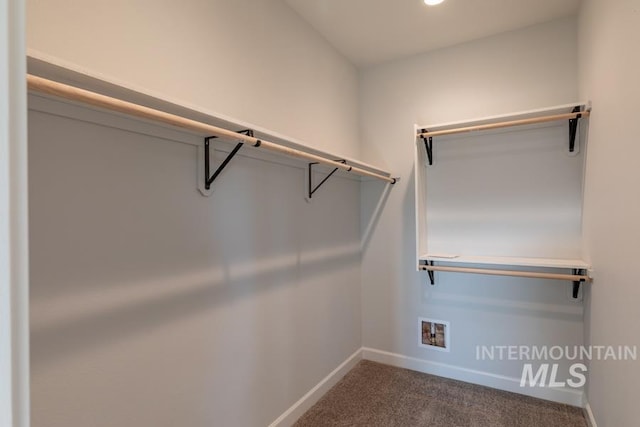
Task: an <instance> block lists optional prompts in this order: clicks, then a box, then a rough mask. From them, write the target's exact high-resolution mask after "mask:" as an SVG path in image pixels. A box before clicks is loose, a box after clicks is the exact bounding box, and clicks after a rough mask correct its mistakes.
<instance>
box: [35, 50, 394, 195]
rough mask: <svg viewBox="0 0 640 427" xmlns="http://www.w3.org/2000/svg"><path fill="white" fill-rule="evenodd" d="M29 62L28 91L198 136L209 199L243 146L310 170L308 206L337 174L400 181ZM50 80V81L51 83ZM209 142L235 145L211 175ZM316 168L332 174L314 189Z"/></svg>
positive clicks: (230, 122) (189, 109) (242, 126)
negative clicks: (294, 161)
mask: <svg viewBox="0 0 640 427" xmlns="http://www.w3.org/2000/svg"><path fill="white" fill-rule="evenodd" d="M28 60H29V69H30V74H28V75H27V85H28V89H29V91H30V92H34V93H38V94H39V95H40V96H50V97H54V98H56V99H60V100H66V101H68V102H71V103H79V104H82V105H84V106H86V107H88V108H94V109H98V110H101V111H110V112H113V113H116V114H120V115H124V116H126V117H132V118H137V119H140V120H142V121H147V122H152V123H155V124H157V125H161V126H165V127H168V128H172V129H174V130H180V131H186V132H188V133H190V134H195V135H199V136H201V137H202V138H203V140H204V141H203V142H202V143H200V144H199V146H201V147H202V148H203V154H202V155H201V153H200V152H199V153H198V156H199V157H202V159H201V160H202V161H200V159H199V166H200V164H202V163H203V164H204V165H203V166H202V168H203V169H204V170H203V171H202V173H200V171H199V172H198V175H199V176H201V177H203V178H204V180H203V182H202V183H200V184H199V189H200V191H201V192H202V193H203V194H204V195H210V194H211V193H210V191H211V189H210V186H211V184H212V183H213V181H214V180H215V179H216V178H217V177H218V175H219V174H220V173H221V172H222V170H223V169H224V168H225V167H226V166H227V164H228V163H229V162H230V161H231V159H232V158H233V157H234V156H235V155H236V153H237V152H238V150H240V148H242V147H243V146H250V147H254V148H260V151H269V152H273V153H275V154H279V155H284V156H286V157H289V158H295V159H298V160H302V161H306V162H307V165H308V177H307V180H308V183H307V186H308V193H307V194H306V197H307V199H308V200H310V199H311V197H312V194H313V193H314V192H315V190H317V189H318V188H319V187H320V186H321V185H322V184H323V183H324V182H325V181H326V180H327V179H328V178H329V177H330V176H332V175H333V174H334V173H335V172H337V171H339V170H341V171H343V172H347V173H351V174H354V175H359V176H361V177H367V178H374V179H378V180H381V181H384V182H387V183H389V184H395V183H396V182H397V180H398V179H399V178H398V177H394V176H393V175H392V174H391V173H390V172H388V171H385V170H383V169H381V168H378V167H375V166H372V165H370V164H367V163H364V162H361V161H358V160H353V159H350V158H347V157H344V156H339V155H335V154H332V153H329V152H326V151H323V150H319V149H317V148H313V147H310V146H308V145H305V144H303V143H300V142H298V141H295V140H293V139H291V138H287V137H284V136H282V135H279V134H277V133H275V132H270V131H268V130H265V129H262V128H260V127H257V126H252V125H249V124H247V123H244V122H241V121H238V120H235V119H231V118H229V117H222V116H220V115H214V114H211V113H209V112H206V111H202V110H199V109H197V108H194V107H193V106H188V105H183V104H181V103H178V102H176V101H173V100H168V99H164V98H160V97H158V96H155V95H152V94H148V93H145V92H144V91H140V90H137V89H135V88H129V87H127V86H124V85H121V84H117V83H112V82H109V81H107V80H105V79H100V78H99V77H97V76H92V75H89V74H87V73H85V72H83V71H80V70H77V69H70V68H66V67H63V66H62V65H59V64H55V63H52V62H48V61H46V60H45V59H42V58H38V57H34V56H30V57H29V58H28ZM32 71H35V72H36V74H32V73H31V72H32ZM48 77H53V79H49V78H48ZM65 82H66V83H65ZM88 88H91V89H94V90H91V89H88ZM106 93H109V95H107V94H106ZM213 138H219V139H222V140H226V141H227V142H234V143H235V144H236V146H235V148H234V149H233V150H232V151H231V152H230V153H229V154H228V156H227V158H226V159H225V160H224V161H223V162H222V163H221V164H220V166H218V168H217V170H215V171H213V165H211V164H210V155H209V152H210V141H211V140H212V139H213ZM314 165H324V166H328V167H330V168H333V171H332V172H330V173H329V174H328V176H327V177H325V178H324V179H323V180H322V181H321V182H320V183H319V184H317V185H315V186H314V185H312V184H313V183H312V176H313V166H314ZM314 187H315V188H314Z"/></svg>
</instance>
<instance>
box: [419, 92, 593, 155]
mask: <svg viewBox="0 0 640 427" xmlns="http://www.w3.org/2000/svg"><path fill="white" fill-rule="evenodd" d="M590 113H591V109H590V107H589V105H588V104H587V103H574V104H566V105H560V106H556V107H551V108H544V109H539V110H531V111H525V112H521V113H515V114H507V115H500V116H493V117H486V118H482V119H475V120H467V121H461V122H454V123H444V124H437V125H430V126H425V127H421V128H417V137H418V138H420V139H421V140H422V141H423V142H424V145H425V150H426V152H427V159H428V162H429V164H430V165H433V161H434V159H433V142H434V138H435V137H441V136H448V135H455V134H461V133H468V132H479V131H492V130H497V129H503V128H509V127H514V126H535V125H543V124H545V123H550V122H559V121H568V123H569V134H568V145H567V147H568V151H569V152H570V153H572V152H574V151H575V150H576V134H577V129H578V121H579V120H580V119H581V118H583V117H589V115H590Z"/></svg>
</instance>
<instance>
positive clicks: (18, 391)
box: [0, 0, 29, 427]
mask: <svg viewBox="0 0 640 427" xmlns="http://www.w3.org/2000/svg"><path fill="white" fill-rule="evenodd" d="M24 50H25V43H24V7H23V3H22V2H20V1H13V0H9V1H7V0H0V94H2V95H0V425H2V426H7V427H11V426H12V427H27V426H28V425H29V321H28V320H29V319H28V301H29V272H28V232H27V229H28V224H27V222H28V221H27V192H26V189H27V144H26V141H27V138H26V129H27V126H26V95H25V61H24V57H25V56H24Z"/></svg>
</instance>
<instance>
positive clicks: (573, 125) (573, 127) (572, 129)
mask: <svg viewBox="0 0 640 427" xmlns="http://www.w3.org/2000/svg"><path fill="white" fill-rule="evenodd" d="M571 112H572V113H579V112H580V107H574V108H573V110H572V111H571ZM581 117H582V114H578V115H577V116H576V118H575V119H569V152H570V153H573V152H574V150H575V147H576V135H577V134H578V120H580V118H581Z"/></svg>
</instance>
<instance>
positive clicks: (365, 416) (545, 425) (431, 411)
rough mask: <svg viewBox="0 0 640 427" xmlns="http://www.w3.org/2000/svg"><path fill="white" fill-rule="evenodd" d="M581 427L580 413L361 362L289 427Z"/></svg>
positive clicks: (560, 406)
mask: <svg viewBox="0 0 640 427" xmlns="http://www.w3.org/2000/svg"><path fill="white" fill-rule="evenodd" d="M309 426H314V427H316V426H323V427H325V426H326V427H331V426H344V427H346V426H349V427H352V426H367V427H395V426H397V427H412V426H438V427H449V426H451V427H454V426H455V427H458V426H460V427H463V426H464V427H485V426H486V427H501V426H504V427H587V423H586V421H585V419H584V417H583V415H582V410H581V409H579V408H575V407H573V406H567V405H562V404H559V403H553V402H548V401H546V400H540V399H535V398H532V397H527V396H522V395H519V394H514V393H508V392H504V391H500V390H495V389H492V388H488V387H483V386H478V385H473V384H468V383H464V382H460V381H455V380H449V379H446V378H440V377H436V376H433V375H427V374H422V373H419V372H414V371H410V370H407V369H400V368H395V367H392V366H387V365H381V364H379V363H374V362H370V361H366V360H363V361H361V362H360V363H358V365H356V366H355V367H354V368H353V369H352V370H351V371H350V372H349V373H348V374H347V375H346V376H345V377H344V378H343V379H342V380H341V381H340V382H338V384H336V385H335V386H334V387H333V388H332V389H331V390H329V392H328V393H327V394H326V395H324V396H323V397H322V399H320V400H319V401H318V403H317V404H316V405H315V406H313V407H312V408H311V409H310V410H309V411H307V412H306V413H305V414H304V415H303V416H302V417H301V418H300V419H299V420H298V421H297V422H296V423H295V424H294V427H309Z"/></svg>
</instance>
